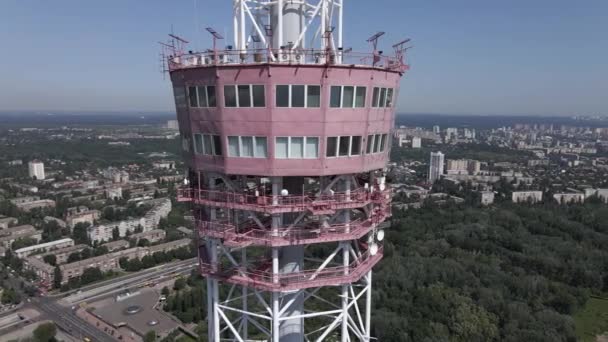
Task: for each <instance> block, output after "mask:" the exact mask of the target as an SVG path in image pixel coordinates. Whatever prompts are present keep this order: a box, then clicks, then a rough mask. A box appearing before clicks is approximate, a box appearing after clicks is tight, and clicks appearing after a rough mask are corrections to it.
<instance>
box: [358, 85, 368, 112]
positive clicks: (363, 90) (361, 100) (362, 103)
mask: <svg viewBox="0 0 608 342" xmlns="http://www.w3.org/2000/svg"><path fill="white" fill-rule="evenodd" d="M366 91H367V88H365V87H357V99H356V101H355V107H357V108H363V107H365V93H366Z"/></svg>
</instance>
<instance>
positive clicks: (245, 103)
mask: <svg viewBox="0 0 608 342" xmlns="http://www.w3.org/2000/svg"><path fill="white" fill-rule="evenodd" d="M224 102H225V105H226V107H241V108H251V107H265V106H266V98H265V94H264V86H263V85H251V84H242V85H236V86H234V85H227V86H224Z"/></svg>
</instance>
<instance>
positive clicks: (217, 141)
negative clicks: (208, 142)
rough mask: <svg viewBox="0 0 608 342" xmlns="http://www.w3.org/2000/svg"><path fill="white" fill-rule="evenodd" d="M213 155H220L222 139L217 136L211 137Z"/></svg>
mask: <svg viewBox="0 0 608 342" xmlns="http://www.w3.org/2000/svg"><path fill="white" fill-rule="evenodd" d="M213 154H214V155H216V156H221V155H222V139H221V137H220V136H219V135H214V136H213Z"/></svg>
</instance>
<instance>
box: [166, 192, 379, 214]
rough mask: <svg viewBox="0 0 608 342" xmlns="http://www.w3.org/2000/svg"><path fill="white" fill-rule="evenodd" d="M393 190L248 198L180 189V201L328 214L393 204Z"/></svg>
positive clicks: (282, 211) (283, 211) (248, 208)
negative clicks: (372, 204)
mask: <svg viewBox="0 0 608 342" xmlns="http://www.w3.org/2000/svg"><path fill="white" fill-rule="evenodd" d="M390 198H391V192H390V189H385V190H383V191H380V190H377V191H373V192H370V191H368V190H365V189H357V190H353V191H351V192H350V194H348V193H334V194H331V195H329V194H323V195H320V196H317V195H314V194H304V195H299V196H268V195H260V196H255V195H249V194H244V193H238V192H229V191H216V190H205V189H200V190H199V189H191V188H180V189H177V200H178V201H180V202H190V201H192V202H195V203H197V204H202V205H209V206H216V207H220V208H228V209H240V210H251V211H256V212H263V213H267V214H277V213H288V212H302V211H307V210H309V211H311V212H312V213H313V214H326V213H331V212H333V211H335V210H340V209H349V208H353V209H354V208H360V207H363V206H365V205H367V204H369V203H372V202H373V203H388V202H390Z"/></svg>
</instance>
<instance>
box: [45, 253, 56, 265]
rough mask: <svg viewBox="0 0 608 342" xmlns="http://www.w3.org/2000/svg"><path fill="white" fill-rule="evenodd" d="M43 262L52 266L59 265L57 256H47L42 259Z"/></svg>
mask: <svg viewBox="0 0 608 342" xmlns="http://www.w3.org/2000/svg"><path fill="white" fill-rule="evenodd" d="M42 260H44V262H46V263H47V264H49V265H51V266H55V265H57V256H55V254H48V255H45V256H44V258H42Z"/></svg>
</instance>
